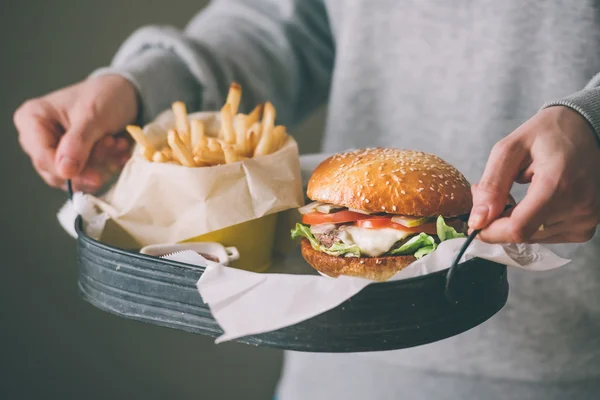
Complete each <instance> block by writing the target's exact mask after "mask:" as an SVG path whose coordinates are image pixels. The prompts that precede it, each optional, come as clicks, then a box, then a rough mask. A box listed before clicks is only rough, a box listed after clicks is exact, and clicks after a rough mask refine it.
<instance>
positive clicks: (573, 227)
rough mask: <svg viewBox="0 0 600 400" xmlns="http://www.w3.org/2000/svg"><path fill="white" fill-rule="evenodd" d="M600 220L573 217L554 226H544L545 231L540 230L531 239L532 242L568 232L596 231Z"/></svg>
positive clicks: (587, 217)
mask: <svg viewBox="0 0 600 400" xmlns="http://www.w3.org/2000/svg"><path fill="white" fill-rule="evenodd" d="M598 222H599V221H598V219H597V218H592V217H589V216H587V215H586V216H581V217H571V218H568V219H565V220H562V221H559V222H556V223H553V224H544V225H543V229H538V230H537V231H536V232H535V233H534V234H533V236H532V237H531V239H530V240H531V241H532V242H536V241H538V240H543V239H547V238H549V237H552V236H557V235H560V234H563V233H567V232H586V231H589V230H591V229H595V228H596V226H597V225H598Z"/></svg>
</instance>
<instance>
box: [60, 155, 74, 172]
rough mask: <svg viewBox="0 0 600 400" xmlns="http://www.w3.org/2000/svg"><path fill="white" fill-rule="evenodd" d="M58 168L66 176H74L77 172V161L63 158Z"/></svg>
mask: <svg viewBox="0 0 600 400" xmlns="http://www.w3.org/2000/svg"><path fill="white" fill-rule="evenodd" d="M60 168H61V169H62V170H63V172H66V173H67V174H74V173H77V171H79V161H77V160H74V159H72V158H71V157H67V156H63V157H62V158H61V159H60Z"/></svg>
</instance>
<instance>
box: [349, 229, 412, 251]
mask: <svg viewBox="0 0 600 400" xmlns="http://www.w3.org/2000/svg"><path fill="white" fill-rule="evenodd" d="M410 235H412V233H410V232H403V231H399V230H397V229H392V228H382V229H365V228H359V227H357V226H344V227H343V230H341V232H340V239H341V240H342V242H344V243H346V244H348V245H353V244H356V245H357V246H358V248H359V249H360V252H361V254H365V255H367V256H371V257H377V256H380V255H382V254H384V253H387V252H388V251H389V250H390V249H391V248H392V246H393V245H394V244H395V243H396V242H398V241H400V240H402V239H404V238H406V237H407V236H410Z"/></svg>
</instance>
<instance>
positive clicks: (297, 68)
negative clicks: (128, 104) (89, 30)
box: [93, 0, 335, 125]
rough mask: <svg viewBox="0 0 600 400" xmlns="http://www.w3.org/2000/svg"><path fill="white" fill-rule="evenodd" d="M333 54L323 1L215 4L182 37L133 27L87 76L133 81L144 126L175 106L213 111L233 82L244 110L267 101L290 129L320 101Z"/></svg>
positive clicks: (238, 0) (219, 0) (174, 31)
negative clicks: (112, 53) (108, 62)
mask: <svg viewBox="0 0 600 400" xmlns="http://www.w3.org/2000/svg"><path fill="white" fill-rule="evenodd" d="M334 53H335V51H334V45H333V39H332V35H331V31H330V27H329V21H328V18H327V13H326V9H325V6H324V5H323V3H322V0H216V1H213V3H211V4H210V5H209V6H208V7H207V8H206V9H205V10H204V11H202V12H200V13H199V14H198V15H197V16H196V17H195V18H194V19H193V20H192V21H191V22H190V23H189V24H188V26H187V27H186V28H185V30H183V31H179V30H177V29H174V28H171V27H163V26H147V27H143V28H141V29H139V30H138V31H136V32H135V33H133V34H132V35H131V36H130V37H129V38H128V39H127V40H126V41H125V42H124V43H123V45H122V46H121V48H120V49H119V51H118V52H117V54H116V56H115V57H114V59H113V61H112V63H111V65H110V66H109V67H107V68H102V69H100V70H98V71H95V72H94V73H93V75H101V74H120V75H122V76H124V77H125V78H127V79H128V80H129V81H130V82H132V84H133V85H134V86H135V87H136V88H137V91H138V95H139V97H140V104H141V120H142V122H147V121H148V120H150V119H152V118H154V117H155V116H156V115H157V114H158V113H159V112H161V111H162V110H164V109H166V108H168V107H169V106H170V105H171V103H172V102H173V101H176V100H181V101H184V102H185V103H186V105H187V107H188V109H189V110H218V109H220V107H221V106H222V105H223V103H224V102H225V98H226V95H227V91H228V89H229V85H230V83H231V82H232V81H236V82H238V83H239V84H240V85H241V86H242V90H243V94H242V104H241V105H240V110H241V111H242V112H247V111H249V110H250V109H251V108H252V107H253V106H254V105H256V104H257V103H260V102H264V101H267V100H269V101H271V102H272V103H273V104H274V105H275V107H276V108H277V112H278V115H277V119H278V122H280V123H284V124H287V125H294V124H296V123H298V122H300V121H301V120H302V119H303V118H304V117H305V116H307V115H308V114H309V113H310V112H311V111H312V110H314V109H315V108H316V107H318V106H319V105H321V104H323V103H324V102H325V101H326V99H327V96H328V93H329V87H330V81H331V73H332V69H333V62H334Z"/></svg>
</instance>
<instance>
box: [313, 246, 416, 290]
mask: <svg viewBox="0 0 600 400" xmlns="http://www.w3.org/2000/svg"><path fill="white" fill-rule="evenodd" d="M301 248H302V256H303V257H304V259H305V260H306V261H307V262H308V263H309V264H310V266H311V267H313V268H314V269H316V270H317V271H319V272H322V273H323V274H325V275H327V276H331V277H332V278H336V277H338V276H340V275H349V276H358V277H360V278H367V279H372V280H374V281H379V282H383V281H386V280H388V279H390V278H391V277H392V276H394V274H395V273H396V272H398V271H400V270H401V269H402V268H404V267H406V266H407V265H409V264H411V263H413V262H415V261H416V260H417V259H416V258H415V257H414V256H385V257H336V256H330V255H329V254H325V253H321V252H319V251H316V250H315V249H313V248H312V246H311V245H310V242H309V241H308V240H307V239H302V242H301Z"/></svg>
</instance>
